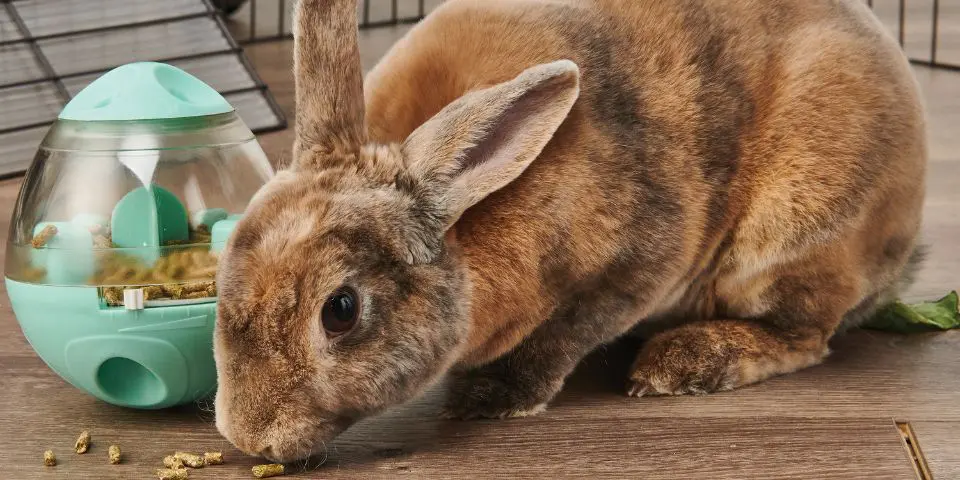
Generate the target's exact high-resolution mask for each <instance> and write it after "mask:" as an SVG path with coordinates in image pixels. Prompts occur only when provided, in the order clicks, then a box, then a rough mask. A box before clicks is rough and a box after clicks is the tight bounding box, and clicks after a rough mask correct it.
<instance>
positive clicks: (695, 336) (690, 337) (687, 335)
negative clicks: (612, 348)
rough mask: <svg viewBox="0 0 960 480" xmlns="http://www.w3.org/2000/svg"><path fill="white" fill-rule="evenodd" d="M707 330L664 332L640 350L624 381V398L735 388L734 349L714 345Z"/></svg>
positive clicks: (694, 393) (699, 393)
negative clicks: (625, 386) (628, 375)
mask: <svg viewBox="0 0 960 480" xmlns="http://www.w3.org/2000/svg"><path fill="white" fill-rule="evenodd" d="M714 341H715V339H713V338H711V335H709V331H708V330H706V329H698V328H689V329H678V330H673V331H669V330H668V331H665V332H662V333H661V334H659V335H656V336H654V337H653V338H651V339H650V340H649V341H647V343H646V344H645V345H644V346H643V348H642V349H641V350H640V353H639V355H638V356H637V359H636V361H635V362H634V364H633V368H632V369H631V372H630V377H629V379H628V381H627V395H629V396H631V397H642V396H648V395H687V394H693V395H703V394H707V393H712V392H716V391H722V390H732V389H734V388H735V387H737V386H738V385H737V383H738V382H737V376H738V375H737V370H738V368H737V366H738V363H739V361H740V355H739V353H740V352H739V351H738V349H736V348H724V347H728V346H726V345H722V344H719V345H718V344H714V343H713V342H714Z"/></svg>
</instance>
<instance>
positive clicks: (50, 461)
mask: <svg viewBox="0 0 960 480" xmlns="http://www.w3.org/2000/svg"><path fill="white" fill-rule="evenodd" d="M43 464H44V465H46V466H48V467H53V466H56V464H57V456H56V455H54V454H53V450H47V451H46V452H43Z"/></svg>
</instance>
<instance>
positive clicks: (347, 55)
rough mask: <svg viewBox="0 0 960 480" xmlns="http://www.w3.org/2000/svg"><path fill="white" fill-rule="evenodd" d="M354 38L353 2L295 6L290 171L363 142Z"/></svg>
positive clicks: (309, 0)
mask: <svg viewBox="0 0 960 480" xmlns="http://www.w3.org/2000/svg"><path fill="white" fill-rule="evenodd" d="M357 35H358V33H357V1H356V0H299V1H298V2H297V6H296V9H295V10H294V22H293V39H294V42H293V49H294V55H293V71H294V78H295V82H296V100H297V114H296V122H297V125H296V139H295V140H294V159H293V167H294V168H297V169H301V168H310V167H311V166H312V165H311V163H313V162H314V161H316V160H317V159H318V156H319V157H323V156H324V155H338V154H347V155H348V154H351V153H356V150H358V149H359V148H360V145H361V144H362V143H363V142H364V141H365V140H366V138H365V137H366V135H365V127H364V118H363V116H364V106H363V74H362V71H361V65H360V49H359V47H358V41H357ZM308 152H313V153H314V154H313V155H310V154H308Z"/></svg>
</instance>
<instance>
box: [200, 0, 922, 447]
mask: <svg viewBox="0 0 960 480" xmlns="http://www.w3.org/2000/svg"><path fill="white" fill-rule="evenodd" d="M355 7H356V4H355V0H301V1H300V3H299V6H298V9H297V15H296V24H295V28H296V32H295V73H296V80H297V103H298V110H297V117H296V118H297V127H296V128H297V140H296V145H295V148H294V159H293V165H292V166H291V167H290V168H289V169H287V170H285V171H282V172H280V173H279V174H278V175H277V177H276V179H274V180H272V181H271V182H270V183H269V184H268V185H267V186H266V187H264V189H263V190H262V191H261V192H260V193H259V194H258V195H257V197H256V198H255V199H254V200H253V201H252V202H251V204H250V206H249V208H248V211H247V213H246V215H245V217H244V219H243V220H242V221H241V222H240V223H239V225H238V226H237V230H236V231H235V233H234V235H233V236H232V237H231V240H230V242H229V244H228V246H227V248H226V250H225V253H224V255H223V258H222V260H221V269H220V273H219V278H218V285H219V291H220V298H219V318H218V320H217V328H216V334H215V353H216V359H217V368H218V373H219V390H218V392H217V398H216V416H217V426H218V427H219V428H220V431H221V432H222V433H223V434H224V435H225V436H226V437H227V438H228V439H229V440H230V441H232V442H233V443H234V444H235V445H236V446H237V447H239V448H240V449H242V450H243V451H245V452H248V453H251V454H261V455H264V456H266V457H268V458H271V459H273V460H281V461H282V460H290V459H294V458H299V457H303V456H306V455H308V454H310V453H311V452H313V451H314V450H316V449H319V448H321V446H322V445H323V442H325V441H327V440H330V439H331V438H332V437H334V436H335V435H336V434H337V433H339V432H340V431H341V430H343V429H344V428H346V427H347V426H349V425H350V424H351V423H353V422H355V421H356V420H358V419H360V418H362V417H364V416H366V415H370V414H373V413H376V412H377V411H380V410H381V409H383V408H385V407H388V406H390V405H394V404H397V403H400V402H403V401H405V400H408V399H410V398H412V397H414V396H416V395H417V394H418V393H420V392H421V391H422V390H423V389H424V388H425V387H426V386H428V385H429V384H431V383H432V382H434V381H435V380H437V379H438V378H439V377H440V376H441V375H442V374H444V373H446V372H450V373H451V374H452V375H451V377H452V378H451V381H450V387H449V388H450V390H449V394H448V403H447V406H446V410H445V413H446V414H447V415H449V416H452V417H458V418H473V417H499V418H502V417H511V416H524V415H528V414H533V413H537V412H540V411H542V410H543V409H544V407H545V405H546V404H547V403H548V402H549V401H550V400H551V398H552V397H553V396H554V395H555V394H556V393H557V391H558V390H560V388H561V386H562V385H563V382H564V378H565V377H566V376H567V375H568V374H569V373H570V372H571V371H572V369H573V368H574V366H575V365H576V364H577V362H578V361H579V360H580V359H581V358H582V357H583V356H585V355H586V354H587V353H588V352H590V351H591V350H592V349H594V348H595V347H597V346H599V345H601V344H604V343H606V342H609V341H611V340H613V339H615V338H616V337H618V336H620V335H622V334H624V333H626V332H628V331H629V330H631V329H632V328H634V327H635V326H637V325H640V326H643V325H647V324H657V323H658V322H659V323H660V324H662V325H665V326H666V327H665V328H664V329H663V330H662V331H660V332H659V333H656V334H655V335H654V336H653V337H652V338H650V339H649V340H648V341H647V342H646V343H645V345H644V346H643V348H642V350H641V351H640V352H639V354H638V356H637V360H636V362H635V364H634V365H633V367H632V369H631V372H632V373H631V374H630V378H629V379H628V381H627V392H628V393H629V394H631V395H655V394H687V393H706V392H712V391H717V390H729V389H733V388H737V387H740V386H743V385H747V384H750V383H753V382H757V381H760V380H763V379H765V378H768V377H770V376H773V375H777V374H783V373H787V372H792V371H795V370H797V369H801V368H804V367H808V366H810V365H814V364H816V363H818V362H820V361H821V360H822V359H823V358H824V356H825V355H826V353H827V352H828V348H827V343H828V340H829V339H830V338H831V336H832V335H833V334H834V333H835V332H836V331H837V330H838V328H839V327H840V326H841V324H843V323H844V320H845V319H847V320H848V323H849V321H850V320H851V319H853V318H854V317H856V318H863V317H866V316H868V315H869V313H870V312H871V311H873V309H874V308H875V306H876V305H879V304H880V303H882V302H883V301H887V300H889V299H890V298H891V296H892V295H895V294H896V291H895V287H896V285H897V284H898V282H899V279H900V278H901V277H902V275H903V273H904V271H905V270H906V268H907V265H908V263H909V260H910V259H911V257H912V254H913V252H914V251H915V249H916V243H917V240H916V238H917V235H918V230H919V225H920V213H921V204H922V202H923V196H924V171H925V164H926V155H927V153H926V144H925V126H924V116H923V109H922V106H921V100H920V97H919V93H918V88H917V85H916V82H915V80H914V78H913V76H912V72H911V70H910V67H909V65H908V62H907V60H906V59H905V58H904V56H903V55H902V53H901V51H900V49H899V47H898V46H897V44H896V43H895V42H894V40H893V39H892V38H890V37H889V35H887V34H886V33H884V30H883V27H882V26H881V25H880V23H879V22H878V21H877V20H876V19H875V18H874V17H873V16H872V14H871V13H870V12H869V11H868V9H867V7H866V6H864V5H863V2H862V1H859V0H622V1H618V0H592V1H590V0H583V1H576V0H554V1H545V0H544V1H534V0H499V1H494V0H453V1H450V2H447V3H445V4H444V5H443V6H441V7H440V8H438V9H437V10H436V11H435V12H434V13H432V14H431V15H430V16H429V17H428V18H427V19H426V20H424V21H423V22H421V23H420V24H419V25H418V26H416V27H415V28H414V29H413V30H412V31H411V32H410V33H409V34H408V35H407V36H406V37H405V38H403V39H402V40H401V41H399V42H398V43H397V44H396V45H395V46H394V48H393V49H392V50H391V51H390V52H389V53H388V54H387V55H386V57H385V58H384V59H383V60H382V61H381V62H380V64H379V65H377V67H376V68H375V69H374V70H373V71H372V72H371V73H370V74H369V75H368V77H367V79H366V82H365V83H363V81H362V78H361V70H360V69H361V67H360V61H359V54H358V50H357V31H356V17H355V14H356V11H355ZM364 94H365V99H364V97H363V95H364ZM344 284H346V285H350V286H352V287H353V288H355V289H356V290H357V291H358V292H359V293H360V296H361V300H362V302H361V303H362V310H361V312H362V313H361V317H360V321H359V322H358V324H357V326H356V327H355V328H354V329H353V330H352V331H350V332H349V333H347V334H345V335H343V336H340V337H336V338H329V337H328V335H326V334H325V332H324V329H323V327H322V326H321V324H320V322H319V320H318V317H319V314H320V308H321V306H322V305H323V304H324V302H325V300H326V298H327V297H328V296H329V295H330V294H331V293H332V292H333V291H334V290H335V289H337V288H338V287H340V286H341V285H344Z"/></svg>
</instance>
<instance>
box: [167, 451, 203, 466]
mask: <svg viewBox="0 0 960 480" xmlns="http://www.w3.org/2000/svg"><path fill="white" fill-rule="evenodd" d="M173 456H174V457H177V458H179V459H180V461H181V462H183V464H184V465H186V466H188V467H190V468H203V457H201V456H200V455H197V454H196V453H187V452H177V453H174V454H173Z"/></svg>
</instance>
